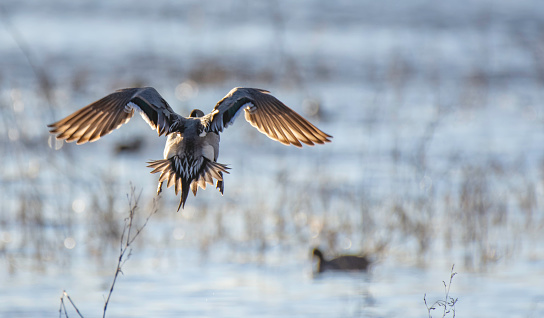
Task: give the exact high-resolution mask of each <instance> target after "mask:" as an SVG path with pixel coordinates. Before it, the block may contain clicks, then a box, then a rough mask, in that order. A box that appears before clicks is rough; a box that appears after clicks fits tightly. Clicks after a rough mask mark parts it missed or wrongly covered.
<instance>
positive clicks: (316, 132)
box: [206, 87, 332, 147]
mask: <svg viewBox="0 0 544 318" xmlns="http://www.w3.org/2000/svg"><path fill="white" fill-rule="evenodd" d="M242 110H244V111H245V118H246V120H247V121H248V122H249V123H250V124H251V125H252V126H253V127H255V128H257V129H258V130H259V131H260V132H262V133H263V134H265V135H267V136H268V137H269V138H271V139H274V140H276V141H279V142H281V143H283V144H286V145H289V144H291V145H295V146H297V147H302V144H301V142H302V143H304V144H306V145H310V146H312V145H314V144H323V143H325V142H330V138H332V136H330V135H329V134H326V133H325V132H323V131H321V130H320V129H319V128H317V127H316V126H314V125H312V124H311V123H310V122H309V121H307V120H306V119H304V118H303V117H302V116H300V115H299V114H298V113H296V112H295V111H294V110H292V109H291V108H289V107H287V106H286V105H285V104H283V103H282V102H281V101H279V100H278V99H277V98H275V97H274V96H272V95H270V92H268V91H266V90H262V89H256V88H244V87H237V88H234V89H232V90H231V91H230V92H229V93H228V94H227V95H226V96H225V97H224V98H223V99H221V100H220V101H219V102H218V103H217V104H216V105H215V108H214V110H213V111H212V112H211V113H210V114H209V115H206V117H207V120H208V121H209V124H208V126H207V129H208V131H213V132H216V133H219V132H221V131H223V129H225V128H227V127H228V126H230V125H231V124H233V123H234V121H235V119H236V118H237V117H238V116H239V115H240V113H241V112H242Z"/></svg>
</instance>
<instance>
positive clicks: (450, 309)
mask: <svg viewBox="0 0 544 318" xmlns="http://www.w3.org/2000/svg"><path fill="white" fill-rule="evenodd" d="M454 268H455V265H453V266H452V267H451V273H450V280H449V282H448V283H447V284H446V281H442V283H443V284H444V298H443V299H439V300H436V301H435V302H433V303H432V304H428V303H427V294H425V295H424V296H423V302H424V303H425V307H427V313H428V314H429V318H432V311H433V310H436V309H437V308H438V309H439V308H442V309H443V311H442V316H441V317H442V318H444V317H447V316H449V314H451V315H452V317H453V318H455V304H457V302H458V301H459V298H453V297H452V296H451V295H450V289H451V284H452V282H453V277H454V276H455V275H457V273H456V272H454V271H453V270H454Z"/></svg>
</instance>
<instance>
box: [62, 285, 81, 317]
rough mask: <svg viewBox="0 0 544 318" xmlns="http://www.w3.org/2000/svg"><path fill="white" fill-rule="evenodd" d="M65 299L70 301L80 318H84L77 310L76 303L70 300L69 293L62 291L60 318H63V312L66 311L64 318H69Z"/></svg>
mask: <svg viewBox="0 0 544 318" xmlns="http://www.w3.org/2000/svg"><path fill="white" fill-rule="evenodd" d="M64 297H66V298H68V300H69V301H70V304H72V307H74V309H75V310H76V312H77V314H78V315H79V317H81V318H83V315H82V314H81V312H80V311H79V309H78V308H77V306H76V304H74V302H73V301H72V298H70V296H69V295H68V293H67V292H66V291H65V290H63V291H62V296H61V297H60V308H59V318H61V317H62V312H63V311H64V316H65V317H66V318H68V312H67V311H66V306H65V304H64Z"/></svg>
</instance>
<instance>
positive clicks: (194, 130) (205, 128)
mask: <svg viewBox="0 0 544 318" xmlns="http://www.w3.org/2000/svg"><path fill="white" fill-rule="evenodd" d="M135 110H137V111H138V112H139V113H140V115H141V116H142V117H143V119H144V120H145V121H146V122H147V123H148V124H149V126H151V128H152V129H153V130H157V133H158V134H159V136H162V135H166V136H167V138H168V139H167V141H166V146H165V148H164V159H163V160H153V161H149V162H148V164H149V165H148V167H150V168H153V171H151V173H157V172H160V173H161V175H160V177H159V186H158V188H157V194H159V193H160V192H161V190H162V184H163V182H164V181H166V183H167V187H168V188H169V187H171V186H172V185H174V186H175V191H176V195H178V193H179V192H180V191H181V198H180V202H179V205H178V211H179V209H180V207H185V201H186V200H187V196H188V194H189V187H190V188H191V190H192V192H193V194H194V195H195V196H196V192H197V189H198V187H201V188H202V189H206V183H209V184H212V185H213V181H214V179H216V180H217V183H216V187H217V188H218V189H219V191H220V192H221V194H223V190H224V184H223V172H225V173H229V172H228V171H227V169H230V168H228V167H227V165H225V164H221V163H218V162H217V157H218V156H219V139H220V138H219V133H220V132H222V131H223V129H225V128H227V127H228V126H230V125H231V124H233V123H234V120H235V119H236V118H237V117H238V115H239V114H240V113H241V112H242V110H245V118H246V120H247V121H248V122H249V123H250V124H251V125H252V126H253V127H255V128H257V129H258V130H259V131H260V132H262V133H263V134H266V135H267V136H268V137H269V138H271V139H274V140H277V141H279V142H281V143H282V144H285V145H295V146H297V147H302V144H301V142H302V143H304V144H307V145H310V146H313V145H314V144H323V143H325V142H330V139H329V138H332V136H330V135H328V134H326V133H324V132H323V131H321V130H319V129H318V128H317V127H315V126H314V125H312V124H311V123H310V122H308V121H307V120H306V119H304V118H303V117H302V116H300V115H299V114H297V113H296V112H295V111H293V110H292V109H291V108H289V107H287V106H286V105H285V104H283V103H282V102H281V101H279V100H278V99H276V98H275V97H274V96H272V95H271V94H270V92H268V91H266V90H263V89H256V88H243V87H237V88H233V89H232V90H231V91H230V92H229V93H228V94H227V95H226V96H225V97H223V99H221V100H220V101H219V102H218V103H217V104H216V105H215V107H214V109H213V110H212V112H211V113H209V114H207V115H204V113H203V112H202V111H201V110H199V109H194V110H193V111H192V112H191V114H190V116H189V117H184V116H181V115H178V114H176V113H175V112H174V111H173V110H172V108H171V107H170V105H168V103H167V102H166V101H165V100H164V98H162V96H161V95H160V94H159V93H158V92H157V91H156V90H155V89H154V88H153V87H144V88H125V89H120V90H117V91H115V92H114V93H112V94H110V95H107V96H106V97H104V98H102V99H100V100H98V101H95V102H93V103H91V104H89V105H87V106H85V107H83V108H82V109H80V110H78V111H76V112H75V113H73V114H71V115H69V116H68V117H66V118H64V119H61V120H59V121H57V122H55V123H53V124H50V125H48V127H50V133H52V134H54V135H56V138H57V139H61V140H62V139H64V140H66V141H67V142H73V141H76V143H77V144H78V145H79V144H84V143H86V142H93V141H96V140H98V139H100V138H101V137H103V136H104V135H107V134H109V133H111V132H112V131H113V130H115V129H117V128H119V127H121V125H123V124H125V123H127V122H128V121H129V120H130V119H131V118H132V116H133V115H134V111H135Z"/></svg>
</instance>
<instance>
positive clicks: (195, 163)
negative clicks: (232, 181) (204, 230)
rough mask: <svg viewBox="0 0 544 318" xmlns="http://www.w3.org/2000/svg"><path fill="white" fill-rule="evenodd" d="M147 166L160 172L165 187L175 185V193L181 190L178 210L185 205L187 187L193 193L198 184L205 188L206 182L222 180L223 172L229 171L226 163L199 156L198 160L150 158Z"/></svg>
mask: <svg viewBox="0 0 544 318" xmlns="http://www.w3.org/2000/svg"><path fill="white" fill-rule="evenodd" d="M148 167H150V168H153V171H151V173H157V172H160V173H161V175H160V177H159V183H162V182H164V181H166V186H167V188H170V187H171V186H172V185H174V186H175V190H176V195H178V193H179V192H180V191H181V198H180V201H179V206H178V211H179V209H180V208H184V207H185V201H187V196H188V195H189V187H190V188H191V191H192V192H193V194H194V195H196V192H197V189H198V187H199V186H200V187H201V188H202V189H206V183H209V184H212V185H213V179H214V178H215V179H217V180H218V182H220V181H223V172H225V173H229V172H228V171H227V170H228V169H229V168H228V167H227V166H226V165H224V164H221V163H217V162H213V161H210V160H209V159H207V158H204V157H200V158H199V159H198V160H189V159H187V158H183V159H181V158H180V157H179V156H173V157H170V158H168V159H162V160H152V161H149V162H148Z"/></svg>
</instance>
